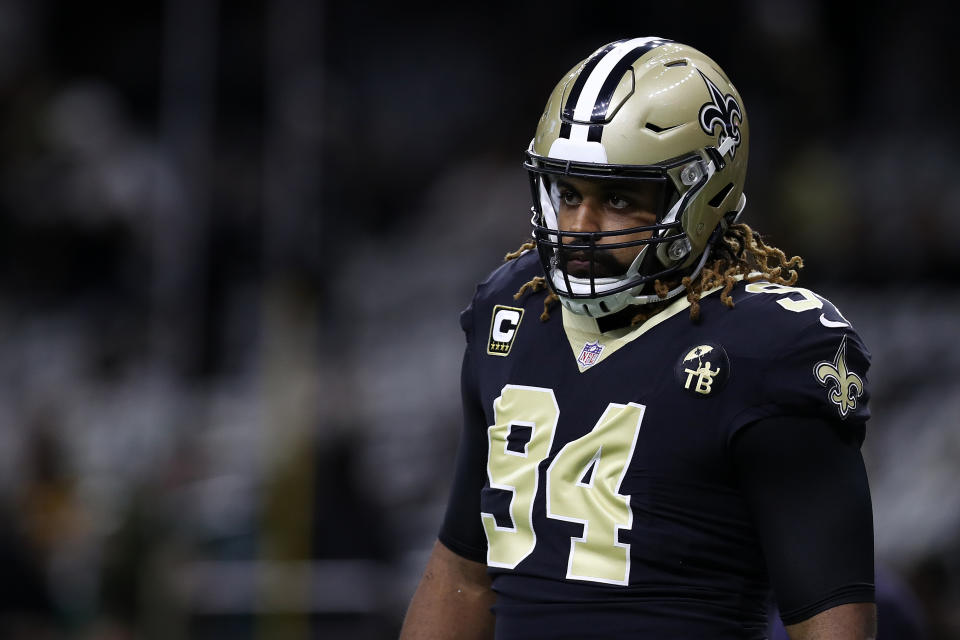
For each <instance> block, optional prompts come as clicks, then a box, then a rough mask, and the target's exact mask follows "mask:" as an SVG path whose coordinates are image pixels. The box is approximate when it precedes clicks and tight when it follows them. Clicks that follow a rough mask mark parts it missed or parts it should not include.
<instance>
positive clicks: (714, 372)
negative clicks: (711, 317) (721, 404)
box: [675, 343, 730, 398]
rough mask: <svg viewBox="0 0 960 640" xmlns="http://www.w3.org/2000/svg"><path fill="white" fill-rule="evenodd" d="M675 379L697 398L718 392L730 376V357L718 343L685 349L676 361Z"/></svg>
mask: <svg viewBox="0 0 960 640" xmlns="http://www.w3.org/2000/svg"><path fill="white" fill-rule="evenodd" d="M675 373H676V376H677V381H678V382H679V383H680V386H681V387H683V389H684V390H685V391H687V392H688V393H690V394H691V395H693V396H695V397H697V398H708V397H711V396H713V395H716V394H717V393H718V392H720V391H721V390H722V389H723V387H724V385H725V384H726V383H727V379H728V378H729V377H730V359H729V358H728V357H727V352H726V351H725V350H724V348H723V347H721V346H720V345H718V344H712V343H705V344H700V345H697V346H694V347H691V348H690V349H688V350H686V351H685V352H684V353H683V355H682V356H681V358H680V361H679V362H677V366H676V370H675Z"/></svg>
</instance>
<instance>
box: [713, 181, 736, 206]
mask: <svg viewBox="0 0 960 640" xmlns="http://www.w3.org/2000/svg"><path fill="white" fill-rule="evenodd" d="M731 189H733V183H732V182H728V183H727V184H726V186H725V187H723V188H722V189H720V191H717V194H716V195H715V196H713V197H712V198H710V202H708V203H707V204H708V205H710V206H711V207H713V208H714V209H716V208H717V207H719V206H720V204H721V203H722V202H723V201H724V199H725V198H726V197H727V194H729V193H730V190H731Z"/></svg>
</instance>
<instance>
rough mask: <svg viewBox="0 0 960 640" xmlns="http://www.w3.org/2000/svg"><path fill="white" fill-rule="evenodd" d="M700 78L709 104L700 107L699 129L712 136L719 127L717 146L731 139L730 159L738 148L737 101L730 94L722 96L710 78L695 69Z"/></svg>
mask: <svg viewBox="0 0 960 640" xmlns="http://www.w3.org/2000/svg"><path fill="white" fill-rule="evenodd" d="M697 72H698V73H699V74H700V77H701V78H703V81H704V82H705V83H706V84H707V90H708V91H709V92H710V98H711V101H710V102H706V103H704V104H703V106H701V107H700V127H701V128H702V129H703V130H704V131H705V132H706V133H707V135H708V136H712V135H713V134H714V131H715V130H716V128H717V126H719V127H720V137H719V138H718V139H717V146H718V147H719V146H721V145H722V144H723V142H724V141H725V140H726V139H727V138H733V146H732V147H730V157H731V158H733V157H734V156H735V155H736V154H737V147H739V146H740V123H741V122H743V111H741V109H740V105H739V104H737V99H736V98H734V97H733V95H731V94H729V93H728V94H726V95H724V94H723V92H722V91H720V89H719V88H718V87H717V85H715V84H714V83H713V82H712V81H711V80H710V78H708V77H707V76H705V75H704V73H703V71H700V70H699V69H697Z"/></svg>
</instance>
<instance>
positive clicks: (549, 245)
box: [524, 38, 749, 317]
mask: <svg viewBox="0 0 960 640" xmlns="http://www.w3.org/2000/svg"><path fill="white" fill-rule="evenodd" d="M748 143H749V130H748V126H747V114H746V111H745V110H744V107H743V101H742V100H741V98H740V94H739V93H738V92H737V90H736V89H735V88H734V86H733V84H731V82H730V80H729V78H727V76H726V74H725V73H724V72H723V71H722V70H721V69H720V67H719V66H717V64H716V63H715V62H714V61H713V60H711V59H710V58H708V57H707V56H705V55H704V54H702V53H701V52H699V51H697V50H696V49H694V48H692V47H689V46H687V45H683V44H679V43H676V42H672V41H670V40H664V39H661V38H634V39H627V40H619V41H617V42H612V43H610V44H608V45H605V46H603V47H601V48H599V49H597V50H596V51H595V52H594V53H593V54H591V55H590V56H589V57H588V58H587V59H585V60H583V61H582V62H580V63H579V64H577V65H576V66H575V67H574V68H573V69H572V70H570V72H569V73H567V74H566V75H565V76H564V77H563V79H562V80H560V82H559V84H557V86H556V88H555V89H554V90H553V93H552V94H551V95H550V99H549V100H548V101H547V106H546V109H544V112H543V116H541V118H540V123H539V124H538V125H537V131H536V135H535V137H534V138H533V140H532V141H531V143H530V146H529V148H528V149H527V152H526V161H525V163H524V164H525V166H526V168H527V170H528V172H529V175H530V185H531V189H532V195H533V220H532V222H533V237H534V239H535V240H536V244H537V250H538V251H539V254H540V260H541V262H542V264H543V268H544V273H545V274H546V276H547V278H546V279H547V283H548V285H549V286H550V288H551V289H552V290H553V291H554V292H555V293H556V294H557V296H558V297H559V298H560V301H561V303H562V304H563V305H564V306H565V307H567V308H568V309H570V310H571V311H574V312H576V313H580V314H586V315H589V316H593V317H600V316H604V315H608V314H611V313H615V312H617V311H619V310H621V309H623V308H625V307H627V306H628V305H632V304H649V303H651V302H656V301H658V300H661V298H660V297H658V296H657V295H656V293H654V292H653V290H652V289H653V286H652V284H651V283H652V282H653V281H654V280H656V279H660V280H661V281H662V282H664V283H666V282H668V281H671V282H678V281H679V279H680V278H681V277H683V276H686V275H689V276H691V277H696V276H697V275H698V274H699V273H700V270H701V269H702V267H703V265H704V264H705V263H706V261H707V258H708V256H709V254H710V247H711V245H712V243H714V242H716V241H717V240H718V239H719V237H720V236H721V235H722V234H723V231H724V230H725V229H726V227H727V225H729V224H732V223H733V222H734V221H735V219H736V217H737V216H739V214H740V212H741V211H742V210H743V207H744V204H745V203H746V197H745V196H744V195H743V182H744V178H745V177H746V171H747V151H748ZM562 176H574V177H577V178H585V179H591V180H642V181H649V182H652V183H655V184H656V185H657V188H658V190H659V191H658V193H659V194H660V195H659V201H660V209H659V211H656V212H654V213H656V215H657V222H656V224H654V225H651V226H645V227H634V228H631V229H624V230H619V231H611V232H584V231H579V232H575V231H561V230H560V229H559V227H558V225H557V211H558V208H559V204H558V197H559V195H558V192H557V189H556V187H555V184H556V181H557V180H558V179H562ZM641 232H646V233H645V234H644V235H649V237H646V238H643V239H640V240H637V239H634V240H624V241H617V240H616V238H622V237H624V236H629V235H631V234H638V233H641ZM635 237H636V236H635ZM604 239H606V241H604ZM633 246H636V247H641V248H640V250H639V253H638V255H637V256H636V258H635V259H634V260H633V262H632V264H630V266H629V268H627V270H626V272H625V273H623V274H622V275H619V276H615V277H611V276H609V274H606V275H603V276H600V275H596V276H595V271H594V268H593V266H592V265H593V264H595V259H597V258H601V257H602V256H601V253H602V252H604V251H611V250H614V249H622V248H623V247H633ZM564 252H577V253H578V254H579V255H585V256H588V257H589V262H590V264H591V268H590V270H589V276H584V275H582V273H581V275H580V276H575V275H572V274H570V273H568V272H567V269H566V267H565V264H566V260H564V259H563V255H562V254H563V253H564ZM597 271H598V272H599V271H600V269H597ZM682 290H683V287H682V286H680V285H677V286H675V287H674V288H673V289H671V290H670V292H669V293H668V295H667V297H673V296H676V295H677V294H679V293H680V292H681V291H682Z"/></svg>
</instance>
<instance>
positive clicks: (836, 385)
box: [813, 336, 863, 418]
mask: <svg viewBox="0 0 960 640" xmlns="http://www.w3.org/2000/svg"><path fill="white" fill-rule="evenodd" d="M813 374H814V375H815V376H816V377H817V380H818V381H819V382H820V384H822V385H823V386H825V387H827V398H828V399H829V400H830V402H832V403H833V404H835V405H836V406H837V408H838V409H839V410H840V417H841V418H846V417H847V414H848V413H850V412H851V411H853V410H855V409H856V408H857V400H859V398H860V396H861V395H862V394H863V380H861V379H860V376H858V375H857V374H855V373H854V372H852V371H848V370H847V337H846V336H844V337H843V338H842V339H841V340H840V348H839V349H837V355H835V356H834V357H833V362H827V361H826V360H822V361H820V362H818V363H817V364H816V365H814V367H813Z"/></svg>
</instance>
